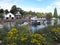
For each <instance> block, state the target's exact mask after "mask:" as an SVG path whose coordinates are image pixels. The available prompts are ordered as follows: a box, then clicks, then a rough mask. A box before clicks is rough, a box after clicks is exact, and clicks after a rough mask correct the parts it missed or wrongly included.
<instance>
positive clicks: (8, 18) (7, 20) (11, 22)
mask: <svg viewBox="0 0 60 45" xmlns="http://www.w3.org/2000/svg"><path fill="white" fill-rule="evenodd" d="M4 25H5V26H8V27H9V28H10V26H11V27H13V26H15V16H14V15H13V14H12V13H8V14H5V15H4Z"/></svg>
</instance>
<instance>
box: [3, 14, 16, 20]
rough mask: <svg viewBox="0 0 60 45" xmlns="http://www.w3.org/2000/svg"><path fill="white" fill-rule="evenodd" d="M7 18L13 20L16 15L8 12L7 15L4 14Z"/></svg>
mask: <svg viewBox="0 0 60 45" xmlns="http://www.w3.org/2000/svg"><path fill="white" fill-rule="evenodd" d="M4 19H5V20H13V19H15V16H14V15H13V14H12V13H8V14H7V15H5V16H4Z"/></svg>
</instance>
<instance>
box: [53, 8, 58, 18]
mask: <svg viewBox="0 0 60 45" xmlns="http://www.w3.org/2000/svg"><path fill="white" fill-rule="evenodd" d="M54 17H55V18H57V17H58V14H57V9H56V8H55V9H54Z"/></svg>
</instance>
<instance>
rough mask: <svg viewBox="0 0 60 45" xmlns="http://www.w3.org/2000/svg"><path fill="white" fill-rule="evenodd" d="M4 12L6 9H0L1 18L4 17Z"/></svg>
mask: <svg viewBox="0 0 60 45" xmlns="http://www.w3.org/2000/svg"><path fill="white" fill-rule="evenodd" d="M3 13H4V10H3V9H0V18H3Z"/></svg>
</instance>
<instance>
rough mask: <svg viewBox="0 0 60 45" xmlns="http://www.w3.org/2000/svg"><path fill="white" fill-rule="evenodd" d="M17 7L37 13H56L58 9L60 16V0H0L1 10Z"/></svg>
mask: <svg viewBox="0 0 60 45" xmlns="http://www.w3.org/2000/svg"><path fill="white" fill-rule="evenodd" d="M12 5H16V6H17V7H20V8H22V9H23V10H25V11H30V10H32V11H35V12H44V13H45V12H52V13H53V12H54V8H55V7H56V8H57V11H58V14H59V12H60V0H0V8H3V9H8V10H10V8H11V7H12Z"/></svg>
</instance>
